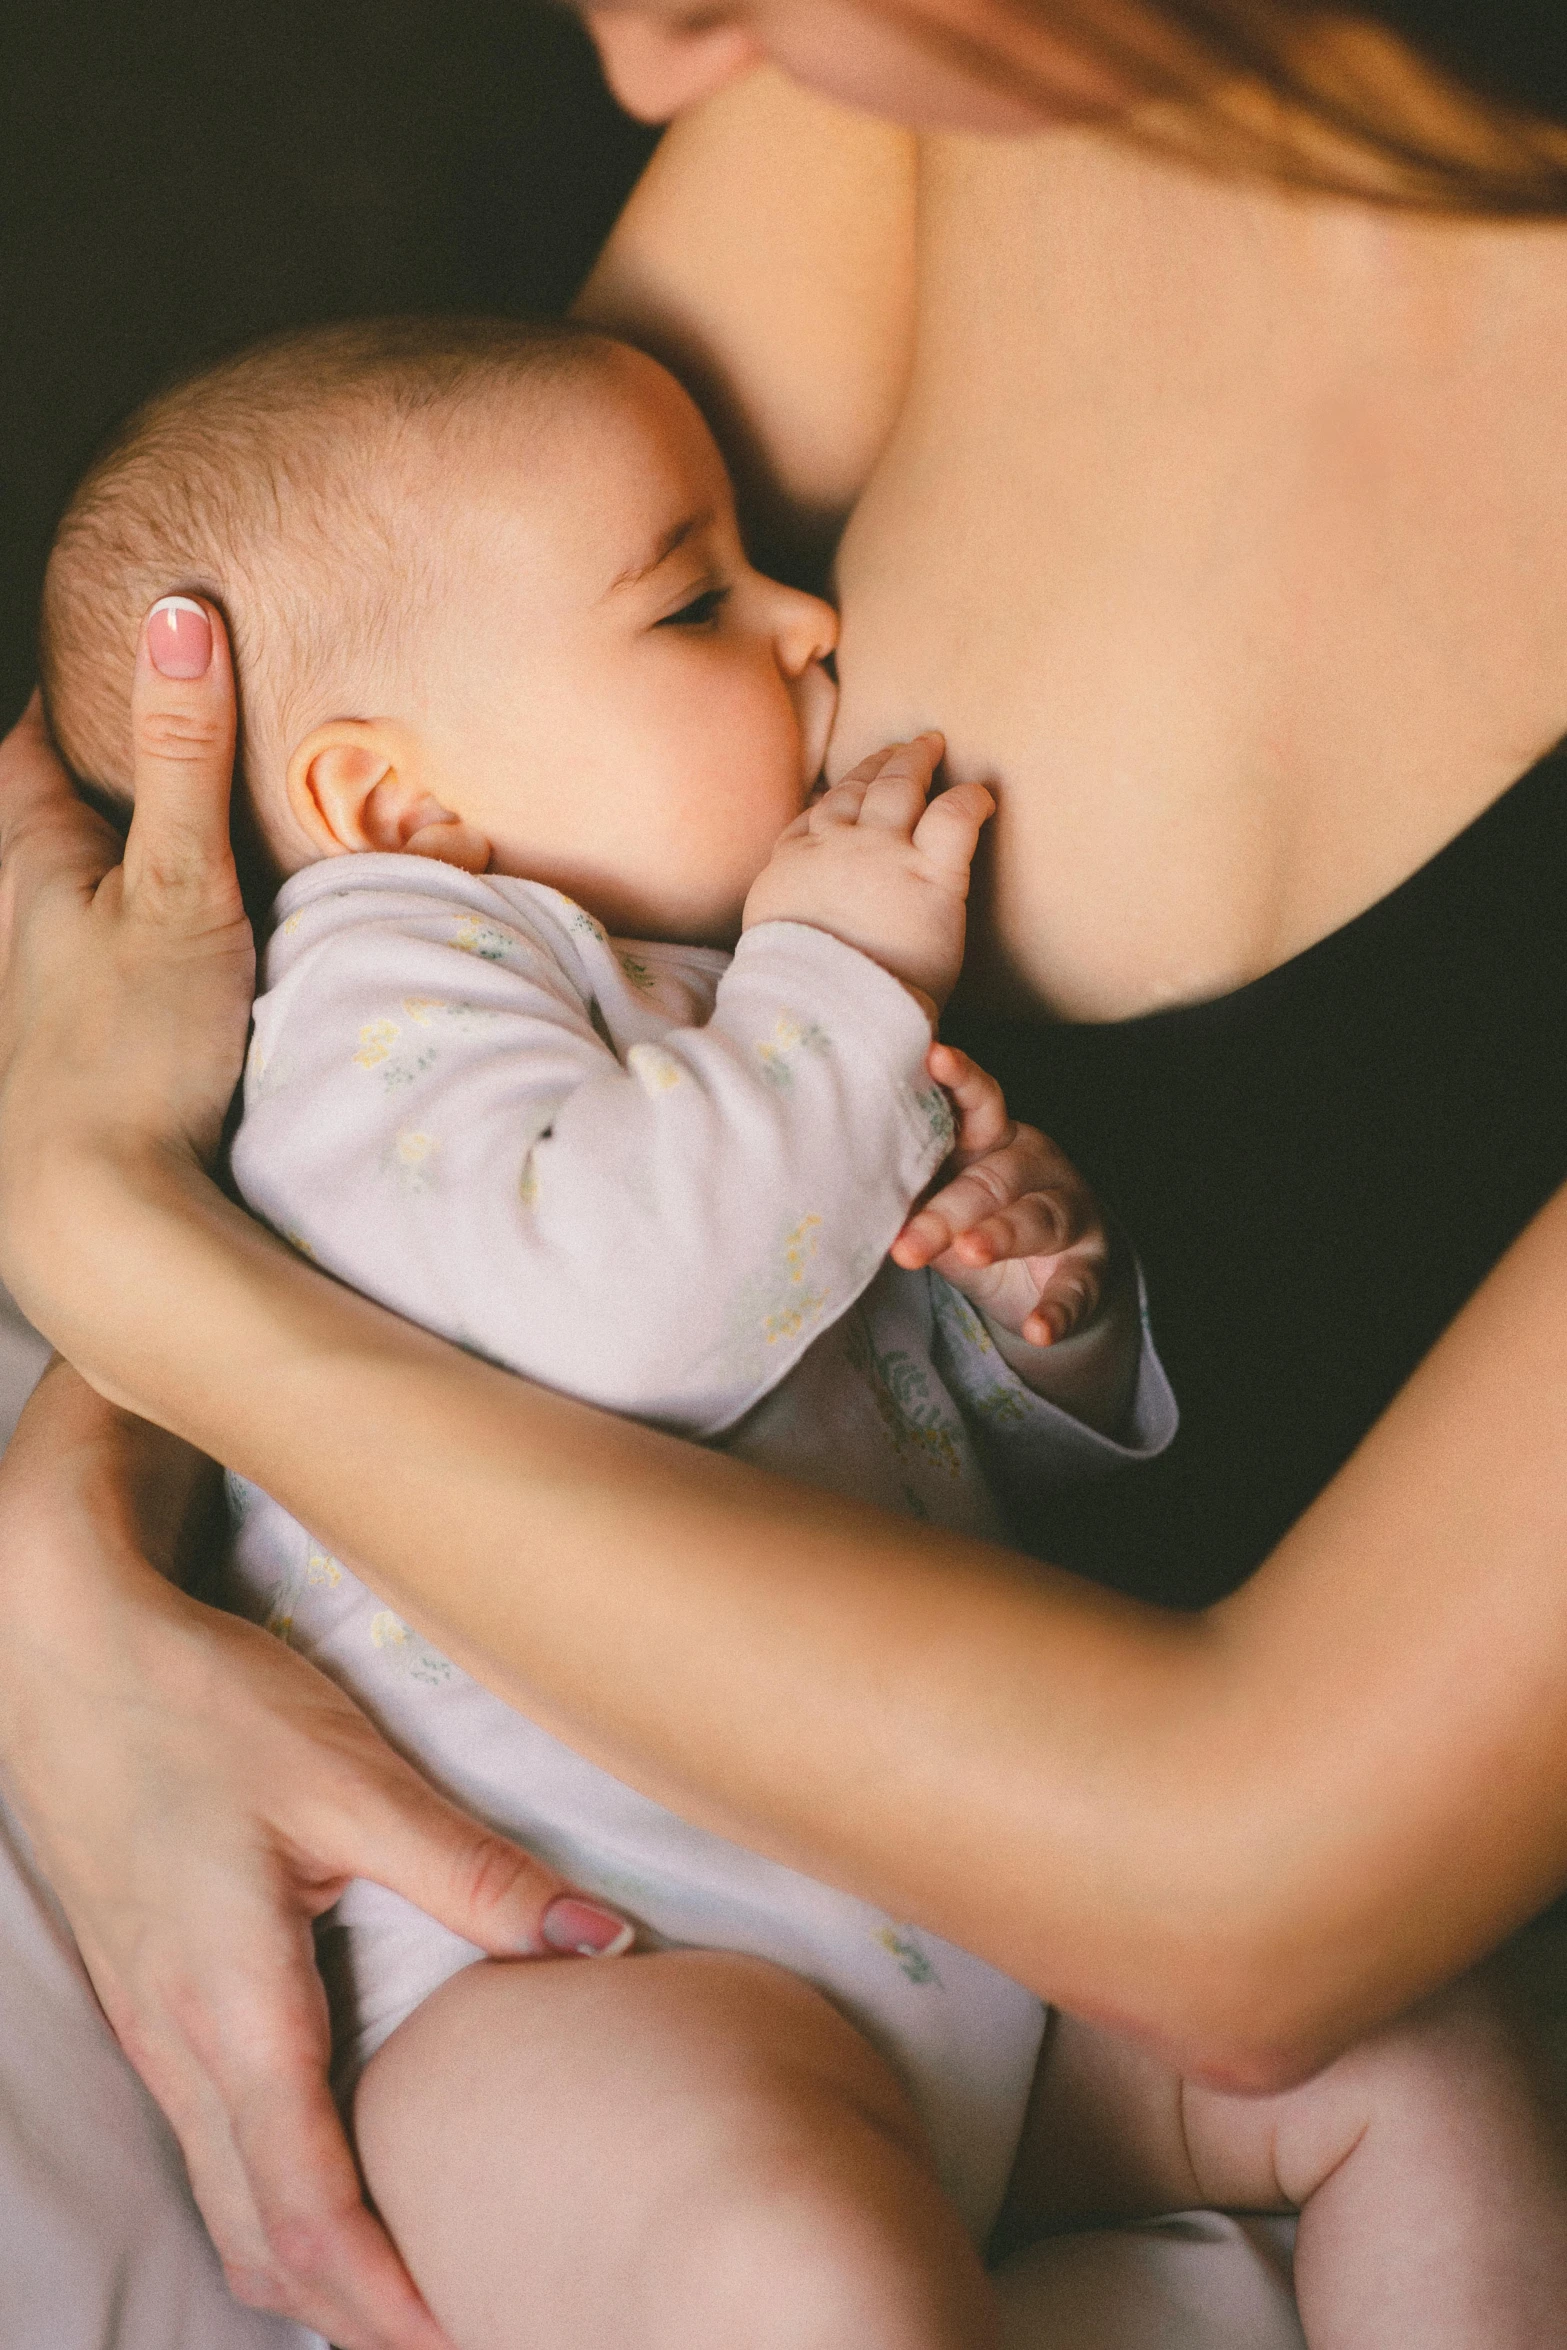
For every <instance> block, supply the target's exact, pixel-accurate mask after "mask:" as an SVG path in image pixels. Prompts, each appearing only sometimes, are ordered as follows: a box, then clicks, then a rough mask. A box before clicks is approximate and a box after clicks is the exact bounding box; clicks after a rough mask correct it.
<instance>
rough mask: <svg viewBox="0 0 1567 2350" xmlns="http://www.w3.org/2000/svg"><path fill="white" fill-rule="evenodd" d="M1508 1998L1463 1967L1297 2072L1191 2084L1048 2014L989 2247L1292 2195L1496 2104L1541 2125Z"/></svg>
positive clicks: (1543, 2109) (1295, 2205)
mask: <svg viewBox="0 0 1567 2350" xmlns="http://www.w3.org/2000/svg"><path fill="white" fill-rule="evenodd" d="M1540 2087H1541V2085H1540V2083H1539V2082H1538V2080H1537V2078H1536V2077H1535V2068H1534V2066H1533V2064H1532V2059H1531V2055H1530V2050H1529V2046H1528V2043H1527V2040H1526V2039H1524V2038H1522V2037H1520V2035H1519V2034H1518V2032H1517V2030H1516V2028H1515V2019H1514V2016H1513V2013H1512V2011H1511V2003H1510V2001H1509V1999H1508V1998H1507V1997H1505V1996H1504V1995H1503V1994H1502V1991H1501V1990H1500V1988H1499V1986H1498V1984H1497V1983H1496V1982H1495V1981H1494V1980H1491V1979H1488V1978H1487V1977H1486V1976H1484V1975H1477V1976H1473V1977H1470V1978H1469V1979H1467V1980H1466V1981H1464V1982H1462V1983H1459V1984H1457V1985H1455V1986H1454V1987H1453V1988H1452V1989H1451V1990H1449V1991H1447V1992H1444V1993H1442V1994H1440V1995H1439V1996H1438V1997H1436V1998H1434V1999H1432V2000H1429V2001H1427V2002H1426V2003H1425V2004H1424V2005H1423V2006H1422V2007H1420V2008H1418V2009H1416V2010H1414V2011H1413V2012H1412V2013H1411V2014H1409V2015H1408V2016H1405V2017H1402V2018H1400V2019H1399V2020H1398V2021H1396V2022H1394V2023H1392V2024H1390V2025H1387V2026H1386V2027H1385V2028H1384V2029H1382V2030H1381V2031H1379V2032H1377V2033H1375V2034H1372V2035H1371V2036H1369V2037H1368V2038H1367V2039H1366V2040H1364V2041H1362V2042H1360V2043H1359V2044H1358V2045H1356V2046H1355V2047H1352V2048H1350V2049H1348V2050H1347V2051H1346V2052H1345V2054H1344V2055H1343V2056H1341V2057H1339V2058H1338V2059H1337V2060H1336V2061H1335V2062H1334V2063H1333V2064H1331V2065H1329V2066H1327V2067H1326V2068H1325V2069H1324V2070H1323V2071H1322V2072H1320V2073H1318V2074H1316V2075H1314V2076H1313V2077H1312V2078H1311V2079H1309V2080H1306V2081H1303V2082H1301V2083H1300V2084H1299V2086H1298V2087H1295V2088H1291V2089H1287V2090H1284V2091H1281V2092H1279V2093H1277V2094H1274V2095H1258V2096H1234V2095H1228V2094H1225V2093H1224V2092H1222V2091H1219V2090H1215V2089H1208V2088H1204V2087H1203V2086H1202V2085H1201V2084H1198V2083H1194V2082H1192V2081H1190V2080H1188V2079H1186V2078H1184V2077H1183V2076H1182V2075H1181V2074H1180V2073H1179V2072H1177V2071H1176V2070H1175V2069H1174V2068H1173V2067H1172V2066H1170V2065H1167V2064H1163V2063H1161V2062H1160V2061H1159V2059H1158V2058H1156V2057H1154V2056H1151V2055H1149V2054H1148V2053H1147V2052H1146V2051H1144V2050H1142V2049H1140V2048H1138V2047H1136V2046H1134V2045H1133V2044H1132V2043H1131V2042H1129V2041H1125V2040H1121V2039H1118V2038H1116V2037H1115V2036H1114V2035H1112V2034H1110V2033H1108V2032H1103V2031H1100V2030H1098V2029H1096V2028H1095V2027H1094V2026H1092V2025H1089V2024H1084V2023H1079V2022H1078V2021H1076V2020H1075V2019H1074V2018H1073V2017H1070V2016H1063V2015H1056V2016H1054V2017H1052V2019H1051V2029H1050V2033H1049V2036H1048V2038H1047V2040H1046V2044H1045V2048H1044V2051H1043V2053H1042V2055H1041V2058H1040V2064H1039V2070H1038V2073H1037V2075H1036V2078H1035V2083H1034V2090H1033V2095H1032V2097H1031V2099H1030V2103H1029V2110H1028V2116H1027V2120H1026V2122H1025V2124H1024V2130H1023V2137H1022V2143H1021V2145H1020V2147H1019V2151H1018V2157H1017V2162H1016V2165H1015V2167H1014V2172H1013V2178H1012V2182H1011V2186H1010V2188H1009V2191H1008V2196H1007V2202H1006V2207H1005V2209H1004V2211H1003V2214H1002V2219H1001V2222H1000V2226H999V2228H998V2238H997V2240H998V2244H999V2246H1000V2248H1001V2249H1003V2250H1006V2249H1010V2248H1011V2247H1012V2246H1013V2245H1015V2244H1019V2243H1025V2242H1028V2241H1030V2240H1031V2239H1032V2238H1034V2237H1037V2236H1040V2235H1043V2234H1049V2233H1053V2232H1055V2231H1056V2230H1058V2229H1064V2228H1074V2227H1083V2226H1091V2225H1093V2224H1095V2223H1096V2222H1112V2223H1113V2222H1116V2221H1121V2220H1133V2219H1146V2218H1151V2217H1153V2216H1155V2215H1157V2214H1159V2213H1162V2212H1171V2211H1179V2210H1181V2209H1184V2208H1190V2207H1192V2206H1195V2205H1215V2206H1219V2207H1221V2208H1225V2209H1229V2210H1232V2211H1255V2212H1269V2211H1290V2210H1298V2209H1300V2208H1301V2207H1302V2206H1303V2205H1305V2204H1306V2203H1308V2202H1309V2200H1310V2198H1311V2197H1312V2195H1313V2194H1314V2193H1315V2192H1316V2191H1317V2189H1318V2188H1319V2187H1320V2186H1321V2185H1322V2184H1323V2183H1324V2182H1325V2181H1326V2180H1327V2179H1329V2178H1330V2177H1332V2176H1333V2175H1334V2173H1335V2172H1336V2171H1337V2170H1338V2169H1339V2168H1340V2166H1341V2165H1342V2164H1344V2163H1345V2161H1346V2160H1347V2158H1348V2156H1349V2155H1350V2154H1351V2153H1352V2152H1353V2151H1355V2150H1356V2149H1357V2148H1359V2147H1360V2146H1361V2145H1362V2144H1363V2142H1365V2141H1366V2140H1367V2138H1368V2136H1370V2135H1372V2134H1380V2136H1381V2138H1382V2140H1383V2142H1384V2143H1386V2142H1387V2141H1388V2140H1389V2138H1392V2139H1393V2140H1394V2141H1395V2142H1396V2143H1397V2144H1399V2145H1401V2146H1402V2147H1403V2149H1404V2151H1405V2154H1406V2156H1407V2158H1408V2159H1409V2160H1411V2161H1414V2160H1417V2159H1420V2153H1417V2149H1419V2150H1420V2152H1422V2153H1425V2154H1427V2155H1428V2156H1431V2157H1432V2158H1434V2159H1435V2158H1439V2156H1438V2154H1437V2150H1438V2148H1439V2142H1440V2140H1441V2139H1442V2138H1443V2137H1444V2136H1446V2135H1451V2136H1453V2137H1455V2138H1456V2137H1457V2136H1459V2135H1461V2134H1464V2133H1466V2132H1467V2133H1469V2134H1472V2132H1473V2129H1474V2126H1475V2120H1476V2117H1477V2116H1478V2115H1479V2114H1480V2113H1482V2112H1489V2113H1492V2114H1494V2115H1495V2116H1496V2117H1497V2125H1498V2130H1499V2134H1500V2135H1501V2136H1502V2137H1505V2138H1507V2139H1508V2140H1513V2139H1516V2141H1517V2143H1518V2144H1519V2145H1520V2146H1526V2145H1527V2144H1528V2143H1529V2142H1530V2141H1531V2140H1532V2137H1533V2135H1534V2133H1535V2131H1536V2128H1537V2126H1542V2127H1544V2128H1546V2129H1547V2130H1548V2129H1549V2127H1550V2117H1549V2112H1548V2107H1549V2102H1550V2101H1549V2099H1548V2098H1542V2096H1541V2094H1540Z"/></svg>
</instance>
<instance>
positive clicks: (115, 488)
mask: <svg viewBox="0 0 1567 2350" xmlns="http://www.w3.org/2000/svg"><path fill="white" fill-rule="evenodd" d="M613 348H614V346H613V345H612V344H610V343H609V342H608V341H607V340H606V338H604V337H603V336H599V335H594V334H592V333H590V332H588V331H587V330H586V329H584V328H580V327H575V326H572V325H569V324H563V323H560V322H557V321H554V320H549V321H542V322H541V321H528V320H519V319H507V318H382V319H369V320H356V321H354V322H352V323H349V324H346V325H337V326H324V327H314V328H309V329H306V330H305V331H303V332H300V333H294V334H287V335H280V336H278V337H276V338H274V339H273V340H271V341H269V342H265V343H261V344H258V345H257V346H255V347H254V348H253V349H251V350H247V351H243V352H241V353H240V354H239V355H238V356H237V357H235V358H231V359H225V360H222V361H220V362H219V363H218V364H217V365H216V366H213V367H209V368H206V369H204V370H203V371H202V372H201V373H200V374H199V375H194V376H191V377H190V378H188V379H187V380H185V381H183V382H181V383H177V384H175V385H174V386H172V387H171V388H170V389H169V390H167V391H163V392H159V393H158V394H156V395H155V397H154V398H152V399H151V400H149V401H147V403H146V404H145V405H144V406H143V407H141V408H139V409H138V410H137V411H136V413H135V414H134V415H133V416H132V417H131V418H130V420H129V421H128V422H127V423H126V424H124V425H123V426H122V427H121V428H120V429H119V431H118V432H116V433H115V435H114V436H113V438H112V439H111V440H110V441H109V442H108V444H107V445H106V446H105V447H104V449H103V450H102V451H101V452H100V454H99V455H98V457H97V458H96V459H95V460H94V462H93V464H92V466H91V467H90V468H89V470H88V472H87V474H86V475H85V477H84V479H83V480H82V482H81V484H80V486H79V487H78V488H77V490H76V491H75V493H74V495H73V496H72V498H71V501H70V503H69V505H68V506H67V508H66V511H65V514H64V516H63V518H62V520H61V523H60V526H59V529H58V531H57V533H56V535H55V541H54V547H53V550H52V552H51V554H50V557H49V564H48V569H47V571H46V572H45V575H44V591H43V606H42V612H41V616H40V625H39V676H40V679H41V681H42V685H43V692H44V705H45V709H46V711H47V714H48V718H49V724H50V727H51V730H52V732H53V734H54V738H55V741H56V742H57V743H58V744H59V747H60V749H61V751H62V752H63V753H64V755H65V758H66V759H67V761H68V762H69V764H70V765H71V767H72V768H74V770H75V772H76V773H77V775H78V776H80V777H81V779H82V781H83V782H85V783H89V784H93V785H96V786H97V787H98V789H99V790H100V791H102V792H105V793H107V794H108V795H109V796H110V797H111V798H113V799H116V800H120V801H125V800H128V799H129V796H130V788H131V742H130V696H131V678H132V673H133V669H134V665H135V658H136V644H137V638H138V634H139V631H140V628H141V623H142V619H143V616H144V614H145V613H146V611H147V609H148V607H149V605H151V604H152V603H153V602H154V601H155V600H156V599H157V598H158V597H160V596H163V595H168V594H179V593H183V594H187V595H204V596H207V597H210V598H211V600H212V601H213V602H214V603H215V604H217V605H218V606H219V608H220V609H221V610H222V612H223V614H224V617H225V619H226V621H227V623H228V628H229V634H230V639H231V642H232V646H233V651H234V667H235V676H236V680H237V683H238V687H239V698H240V766H241V769H242V771H244V772H247V773H249V774H250V775H251V776H255V775H256V774H257V773H258V772H259V771H260V763H263V762H265V761H268V760H271V759H276V758H279V757H286V756H287V751H288V747H289V741H290V736H291V731H292V729H293V728H294V726H295V725H296V723H297V720H298V716H299V713H300V711H301V710H302V709H303V708H304V707H305V705H306V704H307V703H308V702H310V700H311V699H312V697H313V696H315V695H317V694H318V693H319V692H320V690H322V689H323V688H324V689H326V690H328V691H333V690H337V689H339V688H341V687H342V686H343V685H345V684H349V685H351V683H352V680H353V677H354V675H355V672H356V671H361V672H362V671H364V670H366V669H369V668H371V667H373V668H374V669H375V670H376V671H377V672H379V671H381V670H384V668H385V667H386V666H387V665H388V664H390V663H396V662H397V661H398V660H399V657H400V655H401V654H402V652H403V648H404V646H405V644H406V643H407V642H408V639H409V632H410V630H411V628H412V626H413V625H414V624H415V623H416V622H417V621H418V619H419V618H420V616H421V614H422V613H423V612H424V611H427V610H428V609H429V607H430V603H431V599H432V598H433V597H435V596H436V595H438V594H439V593H440V592H441V586H442V578H443V573H442V564H441V550H440V545H439V541H440V531H439V528H438V521H439V514H440V484H441V479H442V461H443V459H448V458H449V459H450V460H452V461H456V460H457V459H459V458H460V456H461V454H462V450H463V447H464V444H465V439H466V445H468V446H470V447H471V446H473V445H474V443H473V440H472V437H471V436H473V435H474V434H475V433H483V432H484V431H485V429H486V426H487V424H488V423H490V422H493V419H494V416H495V409H496V403H504V404H505V405H506V407H507V409H508V412H509V413H515V410H516V406H517V402H518V400H519V398H520V397H522V396H523V395H525V394H529V393H532V394H537V393H539V392H541V391H543V390H546V389H547V388H548V387H550V386H552V385H556V384H560V383H563V382H567V381H569V380H570V379H572V378H574V377H577V376H579V375H581V374H583V373H584V372H587V371H592V370H597V369H600V368H602V367H603V365H604V363H605V360H606V358H607V356H608V354H609V353H610V352H611V351H612V350H613ZM432 460H433V462H432ZM416 484H417V485H420V489H422V492H423V495H422V497H421V495H420V494H419V489H416V487H415V485H416ZM341 714H347V713H341Z"/></svg>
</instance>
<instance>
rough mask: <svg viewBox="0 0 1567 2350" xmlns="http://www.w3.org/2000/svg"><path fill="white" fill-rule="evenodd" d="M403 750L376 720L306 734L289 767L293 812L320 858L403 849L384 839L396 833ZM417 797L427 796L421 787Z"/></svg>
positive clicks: (343, 721)
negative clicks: (387, 833) (389, 831)
mask: <svg viewBox="0 0 1567 2350" xmlns="http://www.w3.org/2000/svg"><path fill="white" fill-rule="evenodd" d="M401 748H402V746H401V745H400V744H399V742H398V740H397V734H396V729H394V728H392V727H389V726H384V725H382V724H381V723H380V722H379V721H378V720H376V719H373V718H332V719H329V720H328V721H327V723H326V725H325V726H317V727H315V728H314V729H313V730H312V731H311V732H310V733H309V734H307V735H306V737H305V739H304V741H303V742H302V743H301V744H300V745H299V746H298V748H297V749H296V751H295V752H294V755H293V757H292V758H291V759H290V760H289V763H288V777H287V786H286V788H287V792H288V810H289V814H290V815H291V816H292V817H293V819H294V821H295V823H296V824H297V825H299V826H300V828H301V830H302V831H303V832H304V834H305V837H306V839H307V840H308V841H309V842H310V844H311V846H312V848H313V849H314V851H315V853H316V855H317V856H318V857H342V856H352V855H354V854H355V853H362V852H363V851H365V850H366V849H396V848H401V846H402V842H401V841H400V840H399V839H397V838H396V837H392V838H389V839H388V838H383V837H382V834H383V831H384V830H385V829H386V828H387V827H388V825H389V824H390V825H391V826H392V829H393V831H394V834H395V818H394V816H393V807H392V803H393V802H394V801H395V799H396V797H397V793H398V790H399V784H400V777H399V773H398V758H397V754H398V751H399V750H400V749H401ZM407 764H408V763H407V762H406V761H405V762H404V765H405V767H406V766H407ZM409 780H410V781H411V782H414V779H413V778H412V777H411V776H410V778H409ZM412 796H413V797H414V798H416V799H418V798H422V797H423V796H424V787H423V786H422V784H419V783H417V782H414V789H413V795H412Z"/></svg>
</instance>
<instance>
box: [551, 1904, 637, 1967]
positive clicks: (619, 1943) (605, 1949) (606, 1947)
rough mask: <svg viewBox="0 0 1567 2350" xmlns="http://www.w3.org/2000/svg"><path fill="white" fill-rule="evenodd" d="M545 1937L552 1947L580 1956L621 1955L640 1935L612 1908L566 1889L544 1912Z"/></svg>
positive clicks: (614, 1956)
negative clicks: (567, 1891)
mask: <svg viewBox="0 0 1567 2350" xmlns="http://www.w3.org/2000/svg"><path fill="white" fill-rule="evenodd" d="M543 1933H544V1940H545V1942H546V1944H547V1945H548V1947H549V1948H550V1949H551V1950H560V1951H569V1952H571V1953H572V1954H573V1955H574V1956H575V1957H577V1958H619V1957H620V1955H621V1953H622V1952H623V1951H627V1950H629V1949H630V1948H631V1945H632V1943H633V1942H634V1941H635V1940H636V1938H637V1930H636V1928H635V1926H633V1925H628V1923H627V1922H626V1920H625V1919H624V1918H623V1917H619V1916H617V1915H616V1913H615V1911H614V1910H612V1909H600V1907H599V1906H598V1903H597V1902H595V1901H584V1900H583V1899H582V1897H581V1895H580V1894H576V1893H562V1894H561V1895H559V1897H558V1898H557V1899H556V1900H554V1901H552V1902H551V1903H550V1905H549V1908H548V1909H547V1910H546V1911H545V1912H544V1925H543Z"/></svg>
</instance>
